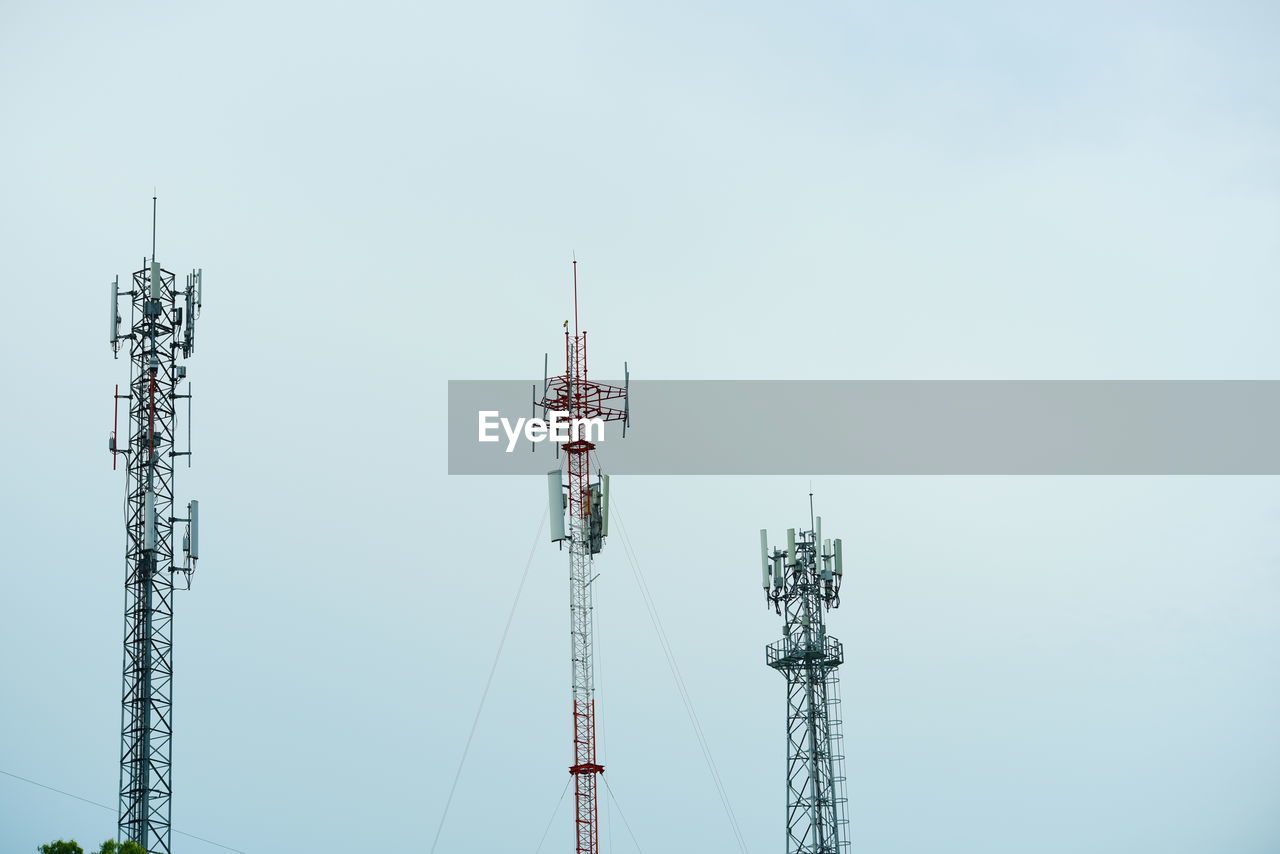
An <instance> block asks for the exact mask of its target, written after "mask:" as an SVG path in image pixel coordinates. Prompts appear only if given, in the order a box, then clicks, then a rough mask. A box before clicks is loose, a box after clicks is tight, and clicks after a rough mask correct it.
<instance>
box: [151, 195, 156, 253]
mask: <svg viewBox="0 0 1280 854" xmlns="http://www.w3.org/2000/svg"><path fill="white" fill-rule="evenodd" d="M151 260H152V261H154V260H156V191H155V188H154V187H153V188H152V190H151Z"/></svg>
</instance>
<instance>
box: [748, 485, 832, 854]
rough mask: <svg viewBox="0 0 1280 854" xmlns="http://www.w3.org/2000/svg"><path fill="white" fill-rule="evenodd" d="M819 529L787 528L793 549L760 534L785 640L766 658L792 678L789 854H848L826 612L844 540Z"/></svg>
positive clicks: (767, 584) (815, 523)
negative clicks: (772, 544) (826, 536)
mask: <svg viewBox="0 0 1280 854" xmlns="http://www.w3.org/2000/svg"><path fill="white" fill-rule="evenodd" d="M809 508H810V509H809V513H810V517H809V518H810V525H812V530H808V531H804V530H802V531H799V532H798V533H797V531H796V529H795V528H789V529H787V548H786V550H785V551H783V550H782V549H773V550H772V551H770V549H769V533H768V531H765V530H762V531H760V569H761V582H762V585H763V587H764V596H765V601H766V602H767V603H768V604H771V605H772V606H773V608H774V610H775V611H776V612H777V613H778V614H779V615H781V616H782V617H783V624H782V629H783V635H784V636H783V638H782V640H779V641H776V642H774V643H771V644H769V645H768V646H767V647H766V648H765V661H766V663H767V664H768V665H769V666H770V667H772V668H773V669H774V670H776V671H778V672H779V673H781V674H782V676H783V677H784V678H785V679H786V680H787V854H844V852H847V851H848V850H849V839H848V823H849V821H848V818H847V817H846V816H845V802H846V801H845V796H844V782H845V777H844V755H843V749H842V747H841V744H842V742H843V736H842V734H841V728H840V714H839V711H840V692H839V687H840V679H839V676H838V675H837V672H836V669H837V668H838V667H839V666H840V664H841V663H842V662H843V661H844V648H843V646H842V645H841V643H840V641H838V640H836V639H835V638H834V637H831V636H830V635H828V634H827V628H826V620H825V616H824V610H825V609H829V608H836V607H839V605H840V582H841V581H842V580H843V578H844V555H843V548H842V545H843V544H842V543H841V541H840V540H836V541H835V542H834V544H833V543H832V541H831V540H823V539H822V517H821V516H817V517H814V516H813V495H812V493H811V494H810V496H809Z"/></svg>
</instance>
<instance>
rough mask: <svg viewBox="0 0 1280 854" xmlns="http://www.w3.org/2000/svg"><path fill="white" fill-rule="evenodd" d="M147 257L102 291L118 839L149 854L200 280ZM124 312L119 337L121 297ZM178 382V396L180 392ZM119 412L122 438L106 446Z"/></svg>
mask: <svg viewBox="0 0 1280 854" xmlns="http://www.w3.org/2000/svg"><path fill="white" fill-rule="evenodd" d="M154 233H155V232H154V219H153V224H152V235H153V237H152V257H151V260H150V261H148V260H147V259H145V258H144V259H143V262H142V268H141V269H139V270H137V271H136V272H135V273H134V274H133V284H132V288H131V289H130V290H128V291H124V292H121V290H120V280H119V278H118V277H117V278H116V279H115V281H113V282H112V283H111V335H110V344H111V351H112V353H113V354H114V355H116V356H117V357H118V356H119V354H120V351H121V349H122V348H123V347H124V344H125V342H128V354H129V362H130V378H129V387H128V392H127V393H126V394H120V387H119V386H116V392H115V395H114V398H115V406H116V421H115V423H116V427H115V428H113V429H112V431H111V436H110V439H109V441H108V449H109V450H110V452H111V455H112V466H113V468H114V466H115V461H116V459H117V458H121V457H123V459H124V462H125V477H126V494H127V500H126V514H125V544H126V545H125V566H126V573H125V627H124V674H123V696H122V701H121V728H120V801H119V814H118V819H119V836H120V839H121V841H124V840H132V841H134V842H137V843H138V844H139V845H141V846H142V847H143V848H144V849H145V850H146V851H148V852H150V854H170V842H169V837H170V832H169V822H170V813H171V810H170V800H171V796H172V783H173V777H172V758H171V746H172V738H173V715H172V699H173V694H172V683H173V591H174V589H175V584H174V582H175V579H176V580H178V581H179V582H180V583H181V585H182V586H183V587H186V588H190V586H191V578H192V575H193V574H194V572H195V568H196V562H197V561H198V560H199V557H200V506H199V502H197V501H194V500H193V501H190V502H189V503H188V504H187V506H186V512H185V515H183V514H182V513H181V511H180V510H179V509H178V508H177V507H176V506H175V501H174V468H175V462H176V461H177V459H178V458H179V457H186V458H187V465H188V466H190V463H191V442H190V436H191V432H190V427H191V417H190V416H191V408H190V407H191V384H190V382H186V378H187V369H186V366H185V365H180V364H178V359H179V357H181V358H184V359H185V358H188V357H190V356H191V354H192V353H193V352H194V351H195V322H196V318H197V317H198V316H199V314H200V310H201V308H202V307H203V293H202V291H203V288H202V275H201V271H200V270H194V271H193V272H192V273H191V274H190V275H188V276H187V277H186V286H185V288H183V289H181V290H179V289H178V286H177V282H176V277H175V275H174V274H173V273H171V272H169V271H168V270H165V269H164V268H162V267H161V266H160V263H159V262H158V261H157V260H156V258H155V245H154V241H155V238H154ZM121 297H125V298H126V299H127V301H128V306H129V326H128V331H127V332H122V330H121V324H122V323H123V321H124V318H123V317H122V316H121V314H120V298H121ZM184 382H186V386H185V388H184V386H183V383H184ZM179 400H186V401H187V419H186V421H187V445H186V448H185V449H184V450H178V448H177V447H175V442H176V433H175V429H176V425H177V417H176V409H177V405H178V401H179ZM120 401H126V408H127V416H126V417H127V425H126V435H125V436H124V437H123V441H121V437H120V436H118V435H117V430H118V424H119V405H120ZM177 524H181V525H182V526H183V527H182V529H181V530H182V534H181V547H182V563H181V565H178V564H176V563H175V555H174V551H175V525H177Z"/></svg>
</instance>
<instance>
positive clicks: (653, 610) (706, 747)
mask: <svg viewBox="0 0 1280 854" xmlns="http://www.w3.org/2000/svg"><path fill="white" fill-rule="evenodd" d="M612 503H613V510H614V515H616V516H617V517H618V530H619V531H620V532H621V533H622V544H623V553H624V554H626V556H627V562H628V563H629V564H630V565H631V573H632V575H634V576H635V579H636V586H637V587H638V588H639V589H640V598H641V600H642V601H643V602H644V605H645V609H646V610H647V611H648V613H649V622H650V623H652V624H653V629H654V632H656V633H657V635H658V643H659V644H660V645H661V647H662V652H663V654H664V655H665V656H666V659H667V667H668V669H669V670H670V671H671V678H672V679H673V680H674V681H675V683H676V692H677V693H678V694H679V695H680V700H681V702H682V703H683V704H684V710H685V714H686V715H688V717H689V723H690V724H691V725H692V726H693V734H694V737H695V739H696V740H697V742H698V747H699V748H700V749H701V751H702V758H703V760H704V761H705V762H706V765H707V770H708V771H709V772H710V773H711V781H712V784H713V785H714V786H715V789H716V794H717V795H718V796H719V797H720V804H721V806H723V807H724V813H725V816H726V817H727V818H728V820H729V826H730V828H731V829H732V830H733V835H734V838H735V841H736V842H737V843H738V848H739V849H741V851H742V852H743V854H747V842H746V839H745V838H744V837H743V835H742V830H741V828H740V827H739V826H738V818H737V816H736V815H734V812H733V806H732V805H731V804H730V803H729V793H728V791H727V790H726V789H725V786H724V782H723V780H721V778H720V771H719V769H718V768H717V767H716V761H715V758H714V757H713V756H712V755H711V745H710V744H709V743H708V742H707V736H706V733H705V732H703V729H702V723H701V721H699V720H698V713H697V710H696V709H695V708H694V705H693V697H692V696H691V695H690V694H689V688H688V686H687V685H686V684H685V681H684V676H683V675H681V673H680V665H679V664H678V663H677V661H676V654H675V650H674V649H673V648H672V647H671V641H670V639H669V638H668V637H667V633H666V630H665V629H664V628H663V627H662V618H661V616H659V614H658V606H657V604H656V603H655V602H654V599H653V594H652V593H651V592H650V591H649V585H648V584H647V583H646V582H645V579H644V572H643V571H642V570H641V569H640V561H639V559H638V558H637V557H636V555H635V548H634V546H632V544H631V537H630V535H628V533H627V526H626V525H625V524H624V523H623V521H622V514H621V513H620V512H618V507H617V504H618V500H617V498H613V499H612Z"/></svg>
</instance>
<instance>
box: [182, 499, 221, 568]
mask: <svg viewBox="0 0 1280 854" xmlns="http://www.w3.org/2000/svg"><path fill="white" fill-rule="evenodd" d="M187 516H188V518H190V520H191V523H190V524H191V544H190V546H189V547H188V548H187V554H189V555H190V556H191V559H192V560H199V559H200V502H199V501H196V500H195V499H194V498H193V499H192V500H191V503H190V504H188V505H187ZM214 521H215V522H216V521H217V520H216V519H215V520H214Z"/></svg>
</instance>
